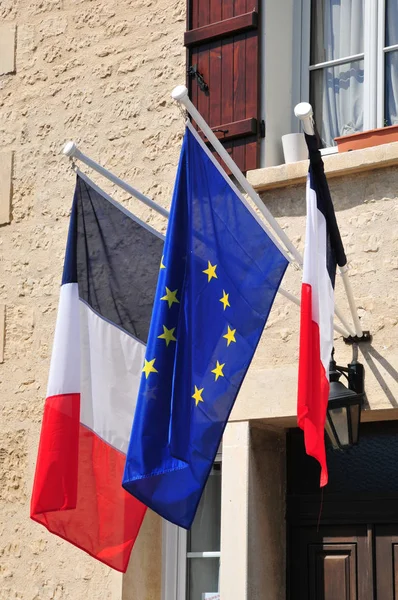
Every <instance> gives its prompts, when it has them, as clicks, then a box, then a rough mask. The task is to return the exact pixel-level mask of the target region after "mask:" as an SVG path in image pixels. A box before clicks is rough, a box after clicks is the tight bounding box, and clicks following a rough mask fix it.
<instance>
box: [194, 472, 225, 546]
mask: <svg viewBox="0 0 398 600" xmlns="http://www.w3.org/2000/svg"><path fill="white" fill-rule="evenodd" d="M220 527H221V469H220V465H219V464H215V465H214V467H213V469H212V471H211V473H210V476H209V479H208V480H207V483H206V487H205V489H204V492H203V495H202V498H201V500H200V503H199V507H198V511H197V513H196V516H195V520H194V522H193V523H192V527H191V530H190V532H189V534H188V552H218V551H219V550H220Z"/></svg>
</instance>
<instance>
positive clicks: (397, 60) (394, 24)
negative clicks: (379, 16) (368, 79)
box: [382, 0, 398, 125]
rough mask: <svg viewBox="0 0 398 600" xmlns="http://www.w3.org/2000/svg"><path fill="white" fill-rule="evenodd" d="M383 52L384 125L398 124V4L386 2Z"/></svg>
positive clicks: (391, 0) (389, 0)
mask: <svg viewBox="0 0 398 600" xmlns="http://www.w3.org/2000/svg"><path fill="white" fill-rule="evenodd" d="M383 29H384V41H383V42H382V47H383V48H382V52H383V55H384V56H383V57H382V58H383V59H384V61H383V62H384V65H383V67H384V73H385V88H384V98H385V101H384V124H385V125H396V124H398V2H397V0H386V5H385V27H384V28H383Z"/></svg>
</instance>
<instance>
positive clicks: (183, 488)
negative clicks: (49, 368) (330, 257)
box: [123, 125, 287, 529]
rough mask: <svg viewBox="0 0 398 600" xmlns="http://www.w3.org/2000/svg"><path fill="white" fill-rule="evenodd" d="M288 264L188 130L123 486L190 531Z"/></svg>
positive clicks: (202, 144)
mask: <svg viewBox="0 0 398 600" xmlns="http://www.w3.org/2000/svg"><path fill="white" fill-rule="evenodd" d="M286 267H287V260H286V259H285V257H284V256H283V255H282V253H281V252H280V251H279V249H278V248H277V247H276V246H275V244H274V243H273V241H272V240H271V239H270V238H269V237H268V236H267V234H266V233H265V232H264V230H263V228H262V227H261V225H260V224H259V221H258V219H257V217H256V215H255V213H254V212H253V211H251V209H250V208H249V207H248V206H246V205H245V204H244V199H243V197H242V196H241V195H240V193H239V191H238V190H237V189H236V188H235V187H234V186H233V184H232V183H231V181H230V180H229V178H228V176H227V175H226V174H225V173H224V171H223V170H222V169H221V167H219V166H218V163H217V162H216V161H215V159H214V158H213V156H212V154H211V153H210V152H209V150H208V149H207V147H206V146H205V144H204V143H203V142H202V140H201V139H200V138H199V136H198V134H197V133H196V131H195V130H194V129H193V128H192V126H191V125H188V126H187V130H186V132H185V137H184V142H183V146H182V151H181V156H180V162H179V167H178V173H177V180H176V184H175V188H174V195H173V201H172V207H171V214H170V221H169V226H168V230H167V235H166V242H165V247H164V256H163V258H162V261H161V265H160V271H159V279H158V285H157V292H156V295H155V301H154V307H153V313H152V321H151V326H150V331H149V339H148V344H147V350H146V358H145V364H144V368H143V375H142V379H141V386H140V391H139V396H138V401H137V408H136V413H135V417H134V423H133V428H132V433H131V438H130V445H129V449H128V452H127V458H126V465H125V472H124V480H123V487H124V488H125V489H126V490H127V491H128V492H130V493H131V494H133V495H134V496H135V497H136V498H138V499H139V500H141V501H142V502H143V503H144V504H146V505H147V506H149V507H150V508H151V509H152V510H154V511H156V512H157V513H159V514H160V515H161V516H163V517H164V518H166V519H168V520H169V521H171V522H173V523H175V524H177V525H180V526H181V527H185V528H187V529H188V528H189V527H190V526H191V524H192V521H193V519H194V516H195V512H196V509H197V506H198V503H199V500H200V498H201V495H202V491H203V488H204V486H205V483H206V480H207V477H208V475H209V472H210V469H211V467H212V464H213V461H214V458H215V455H216V453H217V449H218V447H219V444H220V442H221V438H222V434H223V432H224V428H225V426H226V423H227V421H228V417H229V414H230V412H231V410H232V407H233V405H234V402H235V399H236V396H237V394H238V392H239V388H240V386H241V385H242V382H243V379H244V377H245V374H246V371H247V369H248V367H249V365H250V362H251V360H252V358H253V355H254V352H255V350H256V347H257V344H258V342H259V340H260V337H261V334H262V331H263V329H264V326H265V323H266V321H267V318H268V315H269V312H270V310H271V306H272V303H273V301H274V298H275V294H276V292H277V290H278V287H279V284H280V282H281V279H282V277H283V275H284V272H285V269H286Z"/></svg>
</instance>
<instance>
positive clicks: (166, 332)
mask: <svg viewBox="0 0 398 600" xmlns="http://www.w3.org/2000/svg"><path fill="white" fill-rule="evenodd" d="M174 331H175V327H173V329H167V327H165V326H164V325H163V333H162V335H158V338H160V339H161V340H165V341H166V346H168V345H169V344H170V342H176V341H177V340H176V338H175V337H174V335H173V333H174Z"/></svg>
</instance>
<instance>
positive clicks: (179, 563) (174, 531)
mask: <svg viewBox="0 0 398 600" xmlns="http://www.w3.org/2000/svg"><path fill="white" fill-rule="evenodd" d="M214 462H215V463H221V462H222V461H221V452H219V453H218V454H217V456H216V459H215V461H214ZM187 548H188V532H187V531H186V530H185V529H182V528H181V527H177V525H174V524H173V523H170V522H169V521H166V520H165V519H162V594H161V598H162V600H186V597H187V560H188V558H219V559H220V560H221V552H187Z"/></svg>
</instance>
